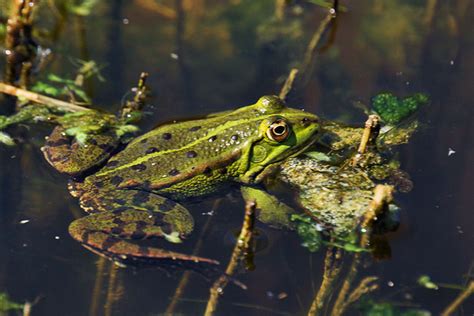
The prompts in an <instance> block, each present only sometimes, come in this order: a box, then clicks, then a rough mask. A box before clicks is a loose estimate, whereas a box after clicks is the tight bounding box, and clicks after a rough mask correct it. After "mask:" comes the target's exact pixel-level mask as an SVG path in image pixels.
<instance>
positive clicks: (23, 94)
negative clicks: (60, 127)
mask: <svg viewBox="0 0 474 316" xmlns="http://www.w3.org/2000/svg"><path fill="white" fill-rule="evenodd" d="M0 92H1V93H5V94H8V95H12V96H15V97H17V98H24V99H27V100H28V101H31V102H34V103H39V104H42V105H45V106H48V107H54V108H57V109H59V110H61V111H65V112H79V111H90V110H91V109H88V108H85V107H82V106H79V105H76V104H73V103H69V102H66V101H62V100H58V99H54V98H51V97H47V96H44V95H41V94H38V93H34V92H31V91H28V90H24V89H20V88H17V87H15V86H12V85H9V84H5V83H2V82H0Z"/></svg>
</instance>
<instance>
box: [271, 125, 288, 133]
mask: <svg viewBox="0 0 474 316" xmlns="http://www.w3.org/2000/svg"><path fill="white" fill-rule="evenodd" d="M285 131H286V127H285V126H281V125H280V126H277V127H275V129H274V130H273V132H274V133H275V134H276V135H283V134H284V133H285Z"/></svg>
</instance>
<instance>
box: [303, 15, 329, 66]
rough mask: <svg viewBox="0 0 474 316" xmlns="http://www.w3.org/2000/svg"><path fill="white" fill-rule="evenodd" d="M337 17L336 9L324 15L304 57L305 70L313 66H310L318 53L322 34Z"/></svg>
mask: <svg viewBox="0 0 474 316" xmlns="http://www.w3.org/2000/svg"><path fill="white" fill-rule="evenodd" d="M335 17H336V11H335V9H330V10H329V12H328V14H327V15H326V16H325V17H324V20H322V21H321V24H319V27H318V29H317V30H316V32H315V33H314V34H313V37H311V40H310V42H309V44H308V47H307V48H306V52H305V55H304V59H303V65H302V66H301V69H303V71H304V72H307V70H308V69H310V68H311V67H310V66H311V64H312V62H313V59H314V56H315V55H316V52H317V47H318V44H319V41H320V40H321V36H322V35H323V34H324V32H325V31H326V29H327V28H328V26H329V24H330V22H331V21H332V19H333V18H335Z"/></svg>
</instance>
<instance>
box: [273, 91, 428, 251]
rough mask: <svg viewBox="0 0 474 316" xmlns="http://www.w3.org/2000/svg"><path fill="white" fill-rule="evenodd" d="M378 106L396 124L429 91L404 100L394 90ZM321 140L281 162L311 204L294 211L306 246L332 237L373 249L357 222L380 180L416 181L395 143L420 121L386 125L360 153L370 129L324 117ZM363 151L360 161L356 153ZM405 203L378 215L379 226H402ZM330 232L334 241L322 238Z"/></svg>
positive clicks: (340, 243) (283, 175) (286, 177)
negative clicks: (366, 243) (360, 241)
mask: <svg viewBox="0 0 474 316" xmlns="http://www.w3.org/2000/svg"><path fill="white" fill-rule="evenodd" d="M374 100H375V102H374V103H375V104H374V107H375V108H377V110H378V111H379V112H381V113H382V115H383V116H384V118H385V121H389V122H390V123H391V124H395V123H397V124H398V123H400V122H402V121H403V119H404V118H406V117H407V116H409V115H410V114H413V113H414V111H416V110H417V109H418V108H419V106H420V104H424V103H426V102H427V97H426V96H424V95H422V94H416V95H414V96H413V97H409V98H406V99H404V100H402V101H399V100H398V99H397V98H396V97H394V96H393V95H391V94H380V95H378V96H376V97H375V98H374ZM322 126H323V132H322V135H321V138H320V143H321V144H320V145H318V146H317V147H316V148H315V150H314V151H309V152H307V153H305V155H303V156H300V157H294V158H290V159H288V160H286V161H285V163H284V164H283V165H282V166H281V169H280V174H279V176H278V178H279V179H281V180H282V181H284V182H286V183H288V184H290V185H291V186H292V187H293V188H295V189H296V192H297V200H298V202H299V203H300V205H301V206H302V207H303V208H304V209H305V210H306V211H305V214H304V215H293V216H292V220H293V221H294V223H295V224H296V227H297V231H298V234H299V235H300V236H301V237H302V239H303V246H305V247H307V248H308V249H309V250H310V251H315V250H317V249H318V247H319V245H321V244H324V243H326V244H327V245H330V246H335V247H340V248H343V249H345V250H346V251H351V252H360V251H367V249H361V248H360V247H359V246H358V235H357V227H358V226H359V224H360V220H361V217H362V216H363V215H364V213H365V212H366V210H367V207H368V205H369V203H370V202H371V201H372V199H373V190H374V188H375V186H376V184H377V183H380V181H382V182H384V183H388V184H391V185H394V186H395V187H396V189H398V191H400V192H407V191H409V190H410V189H411V187H412V182H411V181H410V179H409V176H408V175H407V174H406V173H405V172H404V171H403V170H401V169H400V163H399V161H398V160H397V159H396V155H394V153H393V148H392V147H393V146H395V145H400V144H403V143H406V142H407V141H408V140H409V138H410V136H411V135H412V134H413V133H414V132H415V130H416V127H417V126H418V122H417V121H416V120H412V121H411V122H408V124H405V126H404V125H403V124H400V125H399V126H397V127H394V126H386V127H382V128H381V131H380V134H379V135H378V137H377V138H375V136H377V135H374V136H373V137H370V138H369V144H368V145H367V148H366V150H365V152H363V153H359V154H357V151H358V150H360V149H359V143H360V142H361V139H362V135H363V131H364V129H363V128H361V127H359V128H358V127H347V126H344V125H342V124H337V123H335V122H323V125H322ZM356 154H357V155H358V157H357V163H356V164H354V155H356ZM398 213H399V209H398V207H396V205H394V204H391V205H389V207H387V209H386V210H385V211H384V212H383V214H382V215H381V216H378V219H377V221H376V222H375V231H377V232H385V231H390V230H393V229H395V228H396V227H397V226H398V222H399V219H398V216H399V215H398ZM321 234H323V235H330V239H331V242H327V241H325V240H326V239H327V238H321Z"/></svg>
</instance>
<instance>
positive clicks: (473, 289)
mask: <svg viewBox="0 0 474 316" xmlns="http://www.w3.org/2000/svg"><path fill="white" fill-rule="evenodd" d="M472 294H474V281H471V282H469V285H468V286H467V288H466V289H465V290H464V291H462V292H461V293H460V294H459V295H458V297H456V299H455V300H454V301H453V302H452V303H451V304H449V306H448V307H446V309H445V310H444V311H443V312H442V313H441V316H449V315H452V314H453V313H454V312H455V311H456V310H457V309H458V308H459V306H461V304H462V303H463V302H464V301H465V300H467V299H468V298H469V296H471V295H472Z"/></svg>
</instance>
